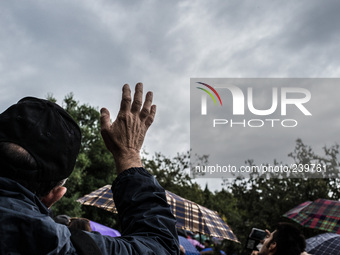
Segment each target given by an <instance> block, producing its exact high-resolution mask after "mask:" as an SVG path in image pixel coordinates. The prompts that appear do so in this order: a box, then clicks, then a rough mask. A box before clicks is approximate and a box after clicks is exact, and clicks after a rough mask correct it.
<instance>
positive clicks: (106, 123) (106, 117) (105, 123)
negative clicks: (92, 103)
mask: <svg viewBox="0 0 340 255" xmlns="http://www.w3.org/2000/svg"><path fill="white" fill-rule="evenodd" d="M100 126H101V130H102V131H103V130H108V129H110V127H111V120H110V112H109V110H108V109H106V108H102V109H100Z"/></svg>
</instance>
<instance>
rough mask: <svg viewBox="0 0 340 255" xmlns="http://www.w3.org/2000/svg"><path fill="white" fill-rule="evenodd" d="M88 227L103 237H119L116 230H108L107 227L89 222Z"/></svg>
mask: <svg viewBox="0 0 340 255" xmlns="http://www.w3.org/2000/svg"><path fill="white" fill-rule="evenodd" d="M90 225H91V229H92V231H97V232H99V233H101V234H102V235H104V236H113V237H116V236H121V234H120V233H119V231H118V230H116V229H113V228H109V227H107V226H104V225H102V224H99V223H97V222H94V221H91V220H90Z"/></svg>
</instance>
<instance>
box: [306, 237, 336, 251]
mask: <svg viewBox="0 0 340 255" xmlns="http://www.w3.org/2000/svg"><path fill="white" fill-rule="evenodd" d="M306 251H307V252H308V253H311V254H313V255H326V254H327V255H340V235H338V234H335V233H324V234H321V235H317V236H314V237H311V238H308V239H306Z"/></svg>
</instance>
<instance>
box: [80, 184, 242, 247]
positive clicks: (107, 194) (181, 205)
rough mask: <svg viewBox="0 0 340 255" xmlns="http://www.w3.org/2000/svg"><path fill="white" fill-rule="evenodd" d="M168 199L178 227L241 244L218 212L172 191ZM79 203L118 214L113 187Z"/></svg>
mask: <svg viewBox="0 0 340 255" xmlns="http://www.w3.org/2000/svg"><path fill="white" fill-rule="evenodd" d="M166 197H167V201H168V203H169V205H170V207H171V209H172V212H173V214H174V216H175V217H176V219H177V225H176V226H177V227H178V228H182V229H186V230H189V231H192V232H199V233H202V234H206V235H210V236H216V237H221V238H224V239H228V240H231V241H235V242H239V241H238V240H237V237H236V236H235V234H234V233H233V232H232V230H231V229H230V227H229V226H228V225H227V224H226V223H225V222H224V221H223V220H222V218H221V217H220V216H219V215H218V214H217V212H214V211H212V210H210V209H208V208H206V207H204V206H201V205H199V204H196V203H194V202H192V201H190V200H187V199H185V198H182V197H180V196H178V195H176V194H174V193H172V192H170V191H166ZM77 201H78V202H80V203H82V204H84V205H91V206H96V207H99V208H102V209H105V210H107V211H110V212H113V213H118V212H117V209H116V206H115V204H114V201H113V197H112V191H111V185H106V186H104V187H102V188H100V189H98V190H95V191H93V192H91V193H90V194H88V195H85V196H84V197H82V198H79V199H77Z"/></svg>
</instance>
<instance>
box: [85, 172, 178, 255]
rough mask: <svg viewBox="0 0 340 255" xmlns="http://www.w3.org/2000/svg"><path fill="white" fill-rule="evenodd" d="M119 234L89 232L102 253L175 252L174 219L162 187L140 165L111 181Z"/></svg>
mask: <svg viewBox="0 0 340 255" xmlns="http://www.w3.org/2000/svg"><path fill="white" fill-rule="evenodd" d="M112 193H113V198H114V201H115V205H116V207H117V210H118V215H119V218H120V221H121V226H122V236H121V237H116V238H112V237H107V236H101V235H98V234H91V236H92V238H93V239H94V240H95V241H96V243H97V244H98V246H99V248H100V249H101V250H102V252H103V254H143V255H144V254H155V255H156V254H157V255H163V254H164V255H165V254H179V243H178V236H177V231H176V227H175V224H176V219H175V218H174V216H173V214H172V213H171V210H170V206H169V205H168V203H167V201H166V195H165V191H164V189H163V188H162V187H161V186H160V184H159V183H158V182H157V180H156V179H155V178H154V177H153V176H152V175H151V174H149V173H148V172H147V171H146V170H145V169H144V168H130V169H128V170H125V171H124V172H123V173H121V174H120V175H119V176H118V177H117V179H116V180H115V181H114V182H113V185H112Z"/></svg>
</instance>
